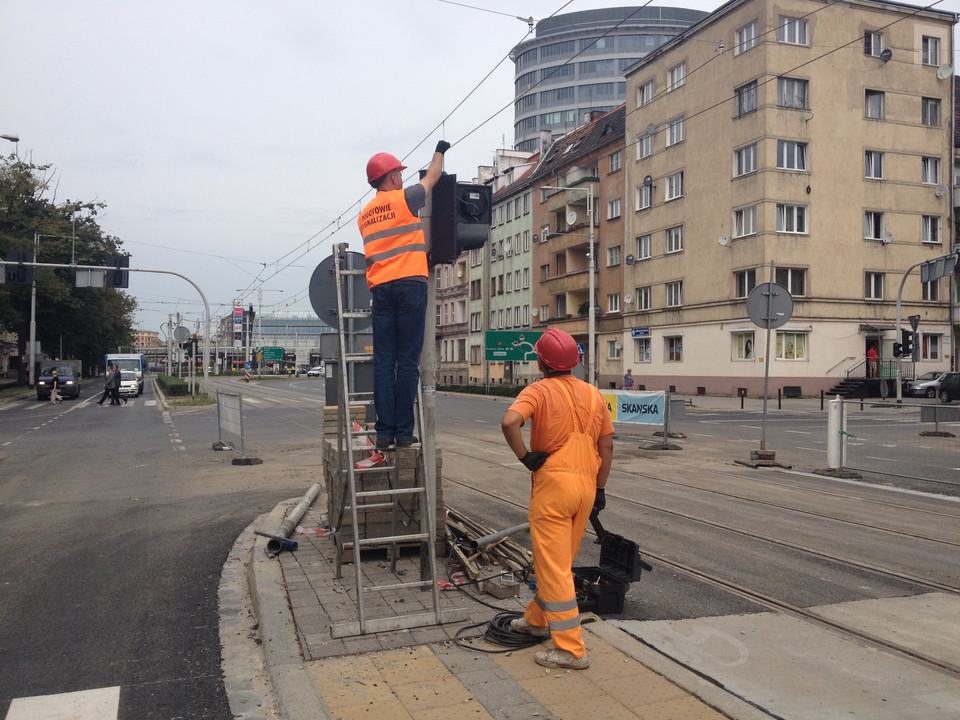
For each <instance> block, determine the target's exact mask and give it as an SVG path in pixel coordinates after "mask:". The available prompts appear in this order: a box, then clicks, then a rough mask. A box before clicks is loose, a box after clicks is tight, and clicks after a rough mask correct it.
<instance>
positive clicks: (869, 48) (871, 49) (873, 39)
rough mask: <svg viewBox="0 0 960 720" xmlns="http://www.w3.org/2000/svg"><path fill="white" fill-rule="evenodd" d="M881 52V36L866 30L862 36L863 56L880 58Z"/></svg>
mask: <svg viewBox="0 0 960 720" xmlns="http://www.w3.org/2000/svg"><path fill="white" fill-rule="evenodd" d="M882 52H883V35H881V34H880V33H878V32H871V31H869V30H867V31H866V32H865V33H864V34H863V54H864V55H869V56H870V57H880V53H882Z"/></svg>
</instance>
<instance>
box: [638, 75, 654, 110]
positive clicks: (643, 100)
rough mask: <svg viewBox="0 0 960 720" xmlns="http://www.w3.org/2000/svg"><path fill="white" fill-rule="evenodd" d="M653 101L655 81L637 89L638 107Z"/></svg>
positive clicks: (649, 81) (650, 81)
mask: <svg viewBox="0 0 960 720" xmlns="http://www.w3.org/2000/svg"><path fill="white" fill-rule="evenodd" d="M651 100H653V80H648V81H647V82H646V83H644V84H643V85H641V86H640V87H638V88H637V107H643V106H644V105H646V104H648V103H649V102H650V101H651Z"/></svg>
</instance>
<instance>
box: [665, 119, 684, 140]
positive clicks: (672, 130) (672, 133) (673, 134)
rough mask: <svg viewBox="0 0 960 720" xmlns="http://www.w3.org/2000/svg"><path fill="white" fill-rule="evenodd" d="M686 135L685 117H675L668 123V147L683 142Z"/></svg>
mask: <svg viewBox="0 0 960 720" xmlns="http://www.w3.org/2000/svg"><path fill="white" fill-rule="evenodd" d="M684 137H685V134H684V124H683V117H682V116H681V117H678V118H674V119H673V120H671V121H670V122H668V123H667V147H670V146H671V145H676V144H677V143H679V142H683V140H684Z"/></svg>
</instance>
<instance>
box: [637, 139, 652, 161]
mask: <svg viewBox="0 0 960 720" xmlns="http://www.w3.org/2000/svg"><path fill="white" fill-rule="evenodd" d="M651 155H653V135H651V134H649V133H647V134H646V135H641V136H640V139H639V140H637V160H643V159H644V158H648V157H650V156H651Z"/></svg>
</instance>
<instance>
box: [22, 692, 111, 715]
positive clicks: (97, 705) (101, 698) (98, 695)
mask: <svg viewBox="0 0 960 720" xmlns="http://www.w3.org/2000/svg"><path fill="white" fill-rule="evenodd" d="M119 711H120V687H119V686H117V687H108V688H97V689H95V690H80V691H78V692H69V693H60V694H58V695H38V696H36V697H26V698H16V699H15V700H14V701H13V702H11V703H10V709H9V710H8V711H7V715H6V718H5V720H116V718H117V716H118V714H119Z"/></svg>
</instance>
